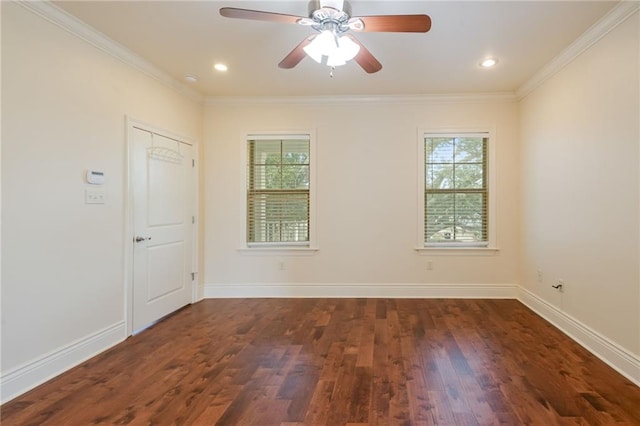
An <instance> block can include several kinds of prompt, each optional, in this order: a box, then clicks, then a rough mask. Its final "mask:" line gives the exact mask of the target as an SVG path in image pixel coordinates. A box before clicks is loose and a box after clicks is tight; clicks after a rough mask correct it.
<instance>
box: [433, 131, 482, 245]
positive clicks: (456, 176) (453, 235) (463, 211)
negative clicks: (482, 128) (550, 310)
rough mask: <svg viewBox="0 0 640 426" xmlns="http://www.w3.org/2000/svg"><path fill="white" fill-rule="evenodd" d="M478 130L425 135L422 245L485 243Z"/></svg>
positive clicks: (480, 139)
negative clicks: (471, 132) (474, 132)
mask: <svg viewBox="0 0 640 426" xmlns="http://www.w3.org/2000/svg"><path fill="white" fill-rule="evenodd" d="M488 144H489V137H488V134H486V133H481V134H465V133H460V134H425V135H424V163H423V164H424V228H423V229H424V236H423V237H424V246H425V247H430V246H432V247H473V246H479V247H484V246H487V245H488V243H489V218H488V211H489V208H488V201H489V191H488V187H489V185H488V174H487V151H488Z"/></svg>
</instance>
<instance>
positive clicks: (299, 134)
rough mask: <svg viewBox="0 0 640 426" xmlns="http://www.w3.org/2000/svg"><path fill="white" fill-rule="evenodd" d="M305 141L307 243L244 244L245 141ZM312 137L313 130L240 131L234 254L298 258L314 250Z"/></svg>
mask: <svg viewBox="0 0 640 426" xmlns="http://www.w3.org/2000/svg"><path fill="white" fill-rule="evenodd" d="M288 138H291V139H295V138H305V139H306V138H308V139H309V157H310V158H309V241H308V242H306V241H305V242H264V243H261V242H248V241H247V224H248V217H247V213H248V212H247V182H248V179H249V176H248V163H247V161H248V159H249V152H248V145H249V144H248V143H247V142H248V141H249V140H254V139H262V140H280V139H288ZM315 140H316V136H315V131H314V130H300V129H296V130H264V131H246V132H242V139H241V144H240V145H241V152H242V154H241V156H240V157H241V168H240V170H241V178H240V185H241V197H240V200H241V205H240V213H241V218H242V222H241V226H240V243H239V245H238V251H240V252H242V253H250V254H267V255H268V254H271V253H273V254H274V255H283V254H284V255H289V254H291V255H300V254H304V253H308V254H313V253H315V252H316V251H318V233H317V227H316V204H317V202H316V186H317V185H316V163H317V162H316V143H315Z"/></svg>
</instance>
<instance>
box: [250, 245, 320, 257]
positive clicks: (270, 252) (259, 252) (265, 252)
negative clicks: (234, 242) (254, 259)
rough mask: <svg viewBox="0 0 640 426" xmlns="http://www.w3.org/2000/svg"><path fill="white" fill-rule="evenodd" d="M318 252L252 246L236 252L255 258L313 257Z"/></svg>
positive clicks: (302, 249) (294, 248)
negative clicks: (254, 256)
mask: <svg viewBox="0 0 640 426" xmlns="http://www.w3.org/2000/svg"><path fill="white" fill-rule="evenodd" d="M319 250H320V249H319V248H318V247H291V246H289V247H287V246H270V247H269V246H254V247H242V248H239V249H238V252H240V254H243V255H256V256H313V255H314V254H316V253H317V252H318V251H319Z"/></svg>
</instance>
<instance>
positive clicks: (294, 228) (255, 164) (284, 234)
mask: <svg viewBox="0 0 640 426" xmlns="http://www.w3.org/2000/svg"><path fill="white" fill-rule="evenodd" d="M247 160H248V161H247V163H248V173H247V177H248V179H247V233H246V235H247V244H248V245H302V246H309V241H310V226H309V225H310V223H309V222H310V214H309V213H310V189H311V188H310V186H311V185H310V167H311V163H310V160H311V158H310V138H309V136H308V135H288V136H283V135H280V136H275V135H267V136H249V138H248V139H247Z"/></svg>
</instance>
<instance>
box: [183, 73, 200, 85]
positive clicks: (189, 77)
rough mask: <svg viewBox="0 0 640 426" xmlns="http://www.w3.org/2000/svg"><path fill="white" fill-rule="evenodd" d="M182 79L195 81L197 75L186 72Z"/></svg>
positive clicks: (190, 81)
mask: <svg viewBox="0 0 640 426" xmlns="http://www.w3.org/2000/svg"><path fill="white" fill-rule="evenodd" d="M184 79H185V80H186V81H188V82H189V83H196V82H197V81H198V76H197V75H193V74H187V75H185V76H184Z"/></svg>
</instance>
